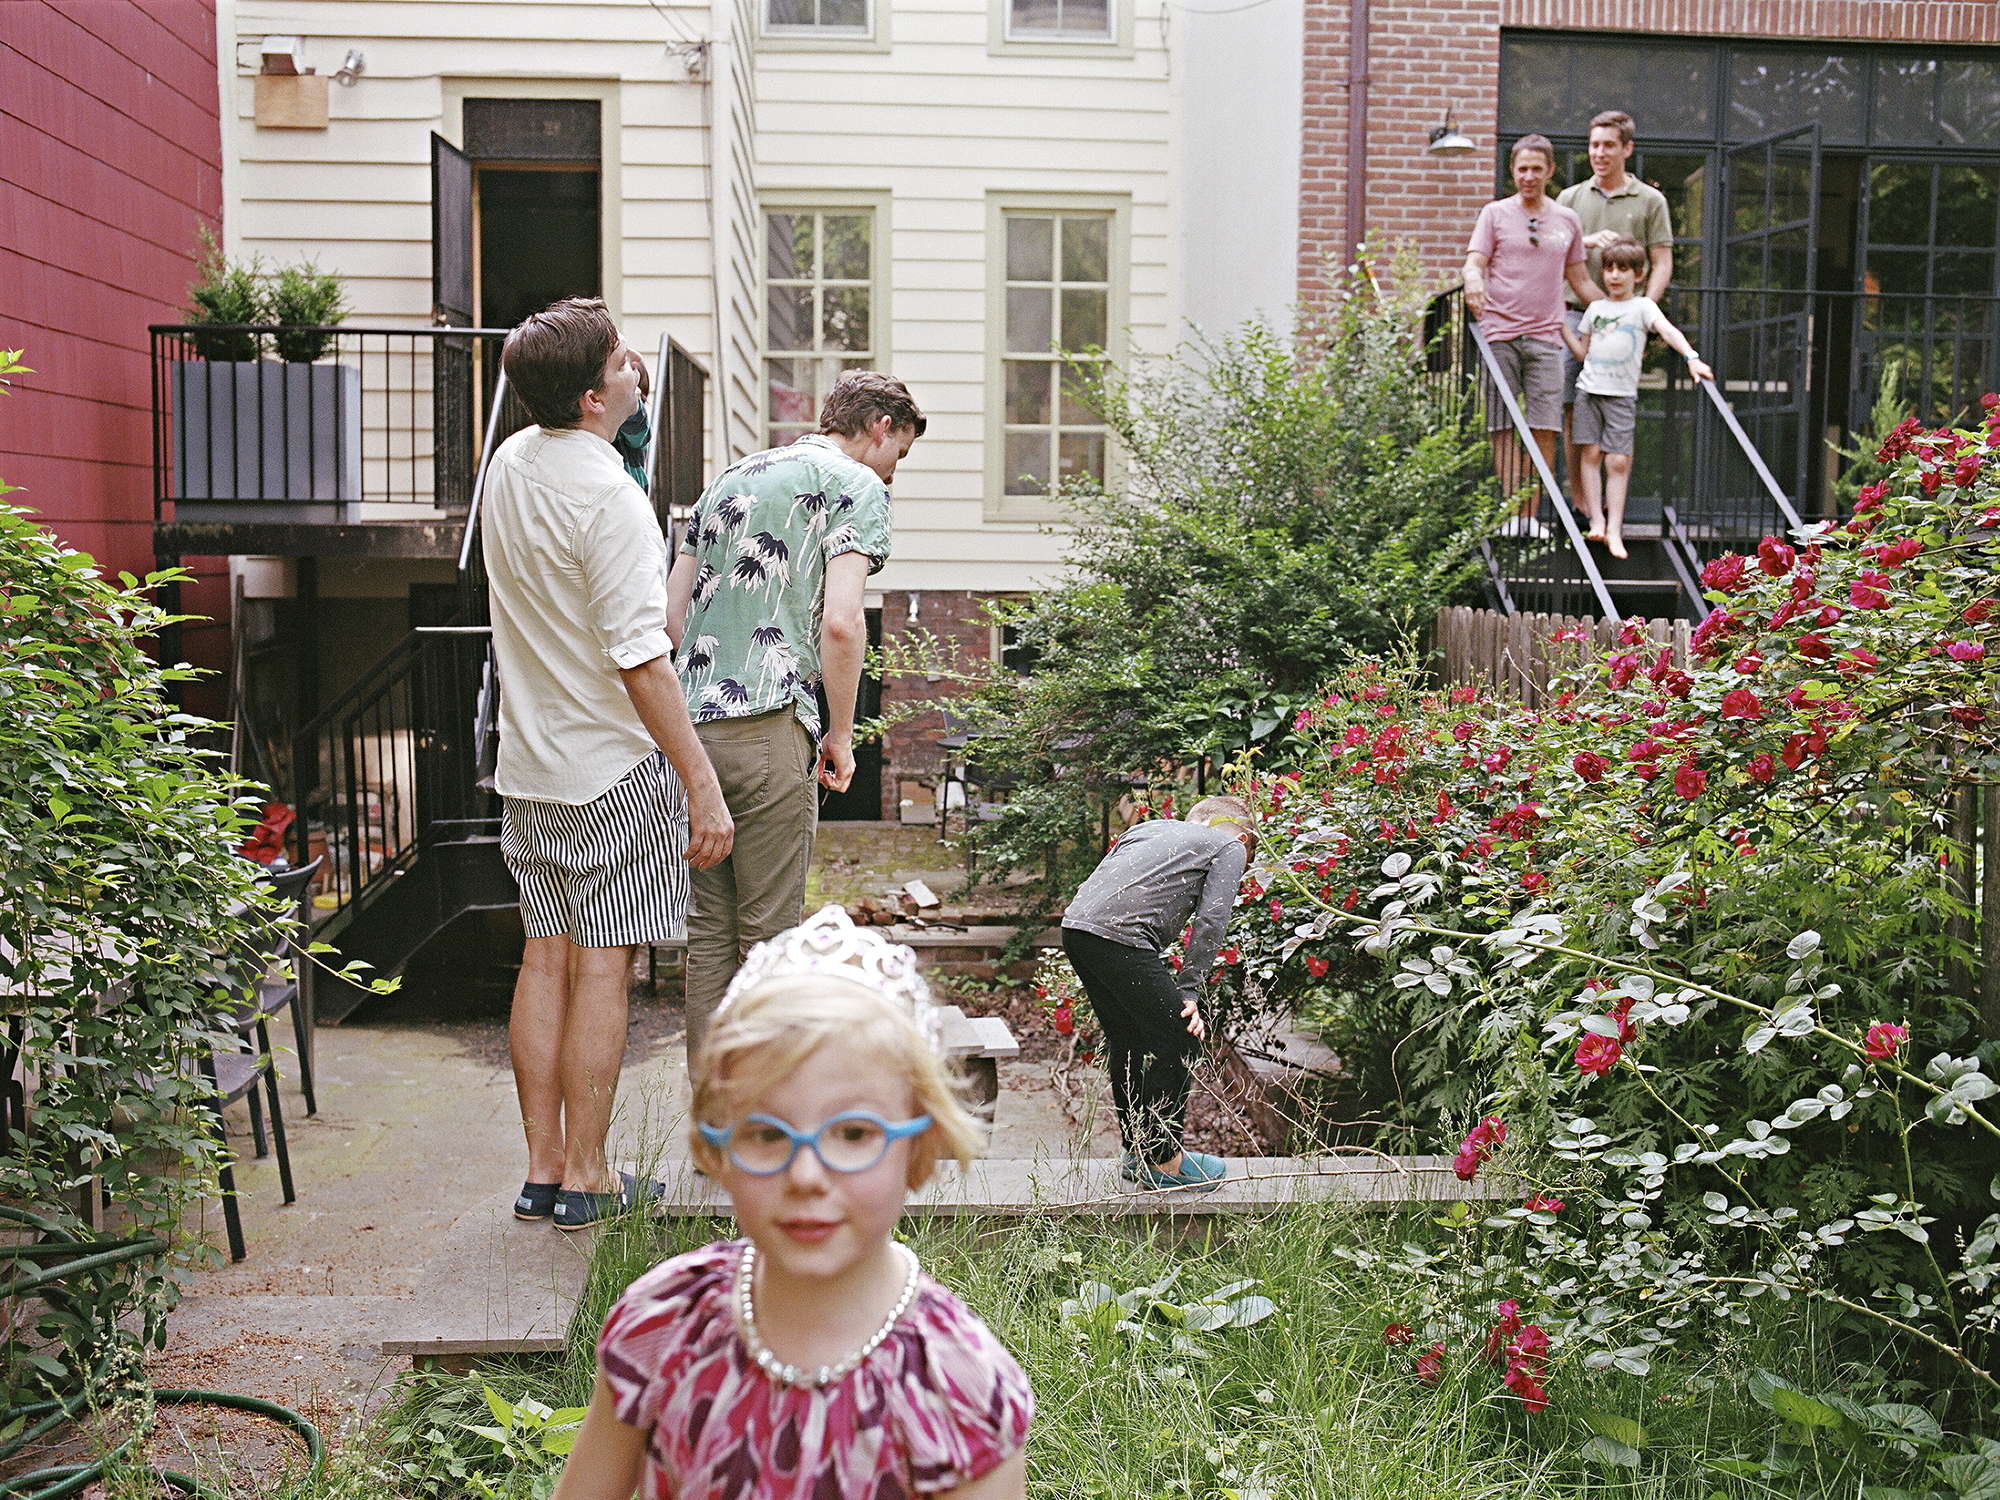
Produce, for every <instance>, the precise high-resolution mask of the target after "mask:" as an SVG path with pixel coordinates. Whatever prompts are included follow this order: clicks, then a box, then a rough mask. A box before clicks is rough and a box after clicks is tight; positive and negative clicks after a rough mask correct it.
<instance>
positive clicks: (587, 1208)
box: [554, 1189, 625, 1229]
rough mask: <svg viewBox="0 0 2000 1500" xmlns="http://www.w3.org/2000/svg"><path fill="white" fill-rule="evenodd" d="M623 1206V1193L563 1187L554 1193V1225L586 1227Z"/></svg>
mask: <svg viewBox="0 0 2000 1500" xmlns="http://www.w3.org/2000/svg"><path fill="white" fill-rule="evenodd" d="M624 1207H625V1195H624V1194H623V1193H579V1192H573V1191H570V1190H568V1189H565V1190H564V1191H563V1192H561V1193H558V1194H557V1195H556V1206H555V1213H554V1219H555V1225H556V1228H558V1229H588V1228H589V1227H590V1226H591V1225H593V1224H595V1223H597V1222H598V1221H599V1220H600V1219H608V1218H610V1217H611V1216H612V1215H613V1214H615V1213H617V1212H618V1211H619V1210H621V1209H622V1208H624Z"/></svg>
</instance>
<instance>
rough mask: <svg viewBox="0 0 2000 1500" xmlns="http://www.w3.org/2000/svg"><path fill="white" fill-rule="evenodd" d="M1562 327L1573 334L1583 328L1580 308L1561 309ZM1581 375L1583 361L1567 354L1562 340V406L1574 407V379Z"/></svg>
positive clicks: (1566, 346)
mask: <svg viewBox="0 0 2000 1500" xmlns="http://www.w3.org/2000/svg"><path fill="white" fill-rule="evenodd" d="M1563 327H1565V328H1567V329H1568V330H1569V331H1570V332H1571V333H1575V332H1576V331H1577V330H1578V329H1579V328H1581V327H1583V309H1582V308H1580V307H1565V308H1564V309H1563ZM1582 373H1583V361H1582V360H1580V359H1578V358H1577V357H1576V356H1575V355H1574V354H1572V353H1570V352H1569V342H1568V340H1564V342H1563V405H1564V406H1574V405H1576V377H1577V376H1579V375H1581V374H1582ZM1572 441H1573V440H1572Z"/></svg>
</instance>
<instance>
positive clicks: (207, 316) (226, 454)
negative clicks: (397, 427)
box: [172, 232, 361, 520]
mask: <svg viewBox="0 0 2000 1500" xmlns="http://www.w3.org/2000/svg"><path fill="white" fill-rule="evenodd" d="M202 238H203V242H204V244H205V245H206V248H207V253H206V254H205V255H204V256H203V258H202V260H201V276H200V279H199V280H198V281H196V282H195V283H194V284H193V285H192V286H191V287H189V288H188V297H189V303H190V306H189V309H188V316H189V321H190V322H193V323H197V324H227V325H230V326H229V327H228V329H227V331H220V330H218V331H217V332H214V333H200V332H198V333H196V334H194V335H193V336H192V337H191V338H190V340H189V345H190V347H191V349H192V352H193V353H194V354H195V355H196V356H198V357H197V358H195V359H181V360H176V361H174V364H173V371H172V387H173V411H174V416H173V450H174V493H175V496H176V497H177V500H178V502H179V503H180V504H181V506H183V507H185V506H186V505H187V504H188V503H189V502H194V504H195V505H196V507H199V506H200V504H201V502H204V501H229V502H233V503H237V504H240V502H246V501H249V502H267V503H278V504H285V505H288V506H297V505H300V504H302V503H303V504H306V505H321V506H323V505H325V504H326V503H327V502H337V501H353V500H359V499H360V498H361V371H360V369H359V368H358V367H356V366H353V365H342V364H338V363H331V364H322V363H319V362H318V361H320V359H321V358H322V356H324V355H325V354H326V352H327V350H328V347H329V346H330V345H331V344H332V342H333V337H334V336H333V334H332V333H331V332H329V331H328V329H330V328H331V327H332V325H334V324H337V323H338V322H339V321H340V320H341V319H342V318H343V317H345V316H346V311H347V309H346V298H345V296H344V294H343V292H342V289H341V285H340V278H339V277H338V276H337V275H335V274H333V273H332V272H323V271H321V270H319V269H318V267H317V266H315V265H313V264H312V263H311V262H306V263H303V264H300V265H295V266H287V267H284V268H282V269H281V270H279V271H278V272H277V273H276V274H275V275H267V274H266V273H265V272H264V270H263V267H262V265H261V263H260V262H259V261H257V260H255V259H253V260H252V261H251V262H250V263H249V264H248V265H245V264H243V263H241V262H237V263H231V262H230V261H229V260H228V258H227V257H226V256H224V255H223V253H222V251H221V249H220V247H218V246H217V245H216V243H215V241H214V239H213V238H212V237H211V236H209V235H208V234H207V233H206V232H204V233H203V236H202ZM244 325H257V326H260V327H261V326H268V327H270V328H271V329H272V332H271V333H269V334H268V335H266V334H263V333H259V332H254V331H251V329H250V328H248V327H246V326H244ZM267 339H268V341H269V343H270V345H271V346H272V347H273V348H275V350H276V352H277V354H278V359H277V360H275V361H273V360H267V359H265V358H263V353H264V347H265V343H266V340H267ZM234 513H238V514H240V510H236V511H235V512H234ZM180 514H181V515H182V516H183V518H184V519H200V518H201V517H200V516H199V515H190V514H188V511H187V510H186V509H185V508H183V509H182V510H181V512H180ZM298 518H299V519H301V520H304V519H326V520H332V519H335V517H334V516H333V515H331V514H328V515H326V516H324V517H317V516H308V515H307V514H304V513H298Z"/></svg>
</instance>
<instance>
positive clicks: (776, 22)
mask: <svg viewBox="0 0 2000 1500" xmlns="http://www.w3.org/2000/svg"><path fill="white" fill-rule="evenodd" d="M764 31H765V33H766V34H767V35H776V36H784V35H786V34H787V33H798V32H811V33H813V34H814V35H832V36H866V35H867V34H868V0H764Z"/></svg>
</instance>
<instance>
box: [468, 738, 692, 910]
mask: <svg viewBox="0 0 2000 1500" xmlns="http://www.w3.org/2000/svg"><path fill="white" fill-rule="evenodd" d="M501 807H502V817H501V821H500V852H501V854H502V855H503V856H504V857H505V858H506V861H507V868H508V869H509V870H510V871H512V872H513V876H514V881H515V884H517V885H518V886H520V888H521V920H522V923H523V924H524V925H525V926H526V928H527V932H528V936H529V937H531V938H533V937H561V936H567V937H568V938H569V940H570V941H571V942H573V943H575V944H576V945H577V946H578V947H579V948H621V947H625V946H627V945H629V944H633V943H668V942H678V941H680V940H681V939H682V938H685V937H686V936H687V911H688V863H687V845H688V816H687V797H686V795H685V794H684V793H683V792H682V790H681V784H680V778H679V777H677V776H675V775H674V773H673V768H672V767H670V766H669V765H668V764H667V758H666V757H665V756H664V755H662V754H660V753H659V752H658V751H657V750H656V751H654V752H653V753H652V755H650V756H648V757H647V758H646V759H645V760H642V761H640V762H639V764H638V765H636V766H634V767H633V768H632V769H631V770H630V771H628V772H626V773H625V776H624V778H623V779H622V780H620V781H619V782H618V784H617V785H616V786H614V787H612V788H611V790H610V791H608V792H605V793H604V794H603V795H602V796H600V797H598V798H596V799H595V800H593V801H590V802H586V803H584V804H583V805H582V806H580V807H579V806H572V805H571V804H569V803H567V802H534V801H530V800H528V799H527V798H523V797H503V798H502V799H501Z"/></svg>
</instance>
